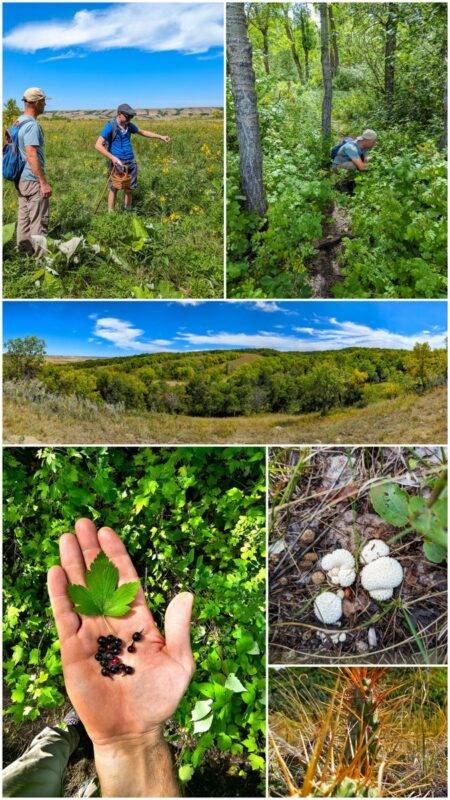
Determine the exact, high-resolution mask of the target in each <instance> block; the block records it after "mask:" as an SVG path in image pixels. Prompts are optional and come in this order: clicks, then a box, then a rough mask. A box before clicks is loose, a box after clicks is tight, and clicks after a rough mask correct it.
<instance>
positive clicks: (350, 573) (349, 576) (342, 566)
mask: <svg viewBox="0 0 450 800" xmlns="http://www.w3.org/2000/svg"><path fill="white" fill-rule="evenodd" d="M321 567H322V569H323V570H324V571H325V572H326V573H327V577H328V579H329V580H330V581H331V583H333V584H334V585H335V586H351V585H352V583H353V582H354V580H355V578H356V572H355V559H354V558H353V556H352V554H351V553H350V551H349V550H344V549H343V548H338V549H337V550H333V552H332V553H327V555H326V556H324V557H323V558H322V561H321Z"/></svg>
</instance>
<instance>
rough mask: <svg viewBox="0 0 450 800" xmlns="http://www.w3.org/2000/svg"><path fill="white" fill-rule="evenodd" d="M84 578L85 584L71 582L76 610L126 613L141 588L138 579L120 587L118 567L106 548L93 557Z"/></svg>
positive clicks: (108, 614) (96, 613)
mask: <svg viewBox="0 0 450 800" xmlns="http://www.w3.org/2000/svg"><path fill="white" fill-rule="evenodd" d="M85 582H86V586H78V585H77V584H75V583H72V584H70V585H69V587H68V592H69V597H70V599H71V600H72V603H73V605H74V608H75V611H76V612H77V614H85V615H87V616H94V617H98V616H106V617H124V616H125V614H128V612H129V610H130V605H131V603H132V602H133V600H134V598H135V597H136V595H137V593H138V589H139V581H131V582H129V583H123V584H122V585H121V586H120V587H118V585H117V584H118V583H119V570H118V569H117V567H116V566H115V565H114V564H113V562H112V561H110V560H109V558H108V556H106V555H105V553H103V552H101V553H99V554H98V556H96V557H95V558H94V560H93V562H92V564H91V566H90V568H89V569H88V570H87V572H86V574H85Z"/></svg>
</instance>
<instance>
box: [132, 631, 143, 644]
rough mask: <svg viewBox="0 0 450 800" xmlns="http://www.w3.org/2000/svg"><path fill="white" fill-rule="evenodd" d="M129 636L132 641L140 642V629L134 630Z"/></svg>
mask: <svg viewBox="0 0 450 800" xmlns="http://www.w3.org/2000/svg"><path fill="white" fill-rule="evenodd" d="M131 638H132V639H133V642H140V641H141V639H142V633H140V631H136V633H133V636H132V637H131Z"/></svg>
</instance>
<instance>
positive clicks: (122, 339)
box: [94, 317, 170, 353]
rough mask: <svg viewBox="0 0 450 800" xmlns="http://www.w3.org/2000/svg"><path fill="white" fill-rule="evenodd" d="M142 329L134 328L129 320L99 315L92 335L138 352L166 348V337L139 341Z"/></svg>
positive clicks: (154, 351)
mask: <svg viewBox="0 0 450 800" xmlns="http://www.w3.org/2000/svg"><path fill="white" fill-rule="evenodd" d="M143 333H144V331H143V330H142V329H141V328H134V327H133V325H132V324H131V323H130V322H126V321H125V320H122V319H117V318H116V317H101V318H100V319H98V320H96V324H95V329H94V335H95V336H98V337H100V338H101V339H106V340H107V341H108V342H111V343H112V344H114V345H115V346H116V347H121V348H122V349H123V350H136V351H137V352H139V353H157V352H160V351H161V350H167V346H168V345H170V341H169V340H167V339H153V340H151V341H141V338H140V337H141V336H142V335H143Z"/></svg>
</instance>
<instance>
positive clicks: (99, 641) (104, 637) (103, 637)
mask: <svg viewBox="0 0 450 800" xmlns="http://www.w3.org/2000/svg"><path fill="white" fill-rule="evenodd" d="M97 642H98V643H99V645H100V646H101V645H103V644H106V636H99V637H98V639H97Z"/></svg>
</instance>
